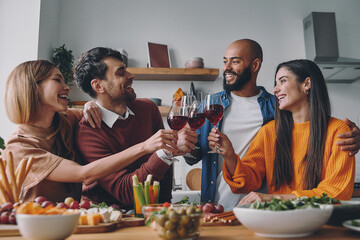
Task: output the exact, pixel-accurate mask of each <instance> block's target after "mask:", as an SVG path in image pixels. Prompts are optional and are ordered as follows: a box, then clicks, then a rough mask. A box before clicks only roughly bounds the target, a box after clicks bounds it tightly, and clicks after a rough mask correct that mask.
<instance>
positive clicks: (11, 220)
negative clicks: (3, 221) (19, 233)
mask: <svg viewBox="0 0 360 240" xmlns="http://www.w3.org/2000/svg"><path fill="white" fill-rule="evenodd" d="M9 223H10V224H16V217H15V212H12V213H10V215H9Z"/></svg>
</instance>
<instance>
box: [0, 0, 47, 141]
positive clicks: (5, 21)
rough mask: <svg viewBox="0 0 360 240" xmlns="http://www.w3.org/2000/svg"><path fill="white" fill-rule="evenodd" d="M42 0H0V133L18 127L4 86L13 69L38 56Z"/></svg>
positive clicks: (4, 135)
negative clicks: (8, 109) (11, 117)
mask: <svg viewBox="0 0 360 240" xmlns="http://www.w3.org/2000/svg"><path fill="white" fill-rule="evenodd" d="M39 22H40V0H12V1H10V0H0V136H1V137H3V138H6V136H8V135H9V134H10V133H11V132H12V131H13V130H14V128H15V125H14V124H12V123H11V122H10V121H9V120H8V117H7V115H6V111H5V108H4V100H3V99H4V88H5V83H6V79H7V77H8V76H9V74H10V72H11V71H12V69H13V68H14V67H15V66H17V65H18V64H19V63H21V62H23V61H27V60H33V59H36V58H37V53H38V39H39Z"/></svg>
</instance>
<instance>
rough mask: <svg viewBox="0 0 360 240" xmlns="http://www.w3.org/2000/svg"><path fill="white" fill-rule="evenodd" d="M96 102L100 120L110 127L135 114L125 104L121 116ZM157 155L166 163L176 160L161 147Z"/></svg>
mask: <svg viewBox="0 0 360 240" xmlns="http://www.w3.org/2000/svg"><path fill="white" fill-rule="evenodd" d="M96 104H97V105H98V106H99V108H100V111H101V116H102V121H103V122H104V123H105V124H106V125H107V126H108V127H109V128H112V127H113V126H114V124H115V122H116V121H117V120H118V119H121V120H125V119H127V118H128V117H129V116H130V115H133V116H135V113H134V112H133V111H131V109H130V108H129V107H128V106H126V111H125V115H124V116H121V115H119V114H117V113H115V112H113V111H110V110H109V109H107V108H104V107H103V106H101V105H100V103H98V102H97V101H96ZM156 154H157V156H158V157H159V158H160V159H161V160H163V161H164V162H165V163H166V164H168V165H171V164H173V163H174V161H176V158H174V157H171V156H168V155H167V154H166V153H165V152H164V151H163V150H162V149H160V150H157V151H156Z"/></svg>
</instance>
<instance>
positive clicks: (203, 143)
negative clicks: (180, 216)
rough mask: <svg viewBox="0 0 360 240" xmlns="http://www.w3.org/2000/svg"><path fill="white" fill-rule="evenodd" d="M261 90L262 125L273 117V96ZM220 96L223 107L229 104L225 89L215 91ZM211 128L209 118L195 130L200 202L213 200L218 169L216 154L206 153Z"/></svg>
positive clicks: (189, 160) (191, 162)
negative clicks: (200, 169) (199, 156)
mask: <svg viewBox="0 0 360 240" xmlns="http://www.w3.org/2000/svg"><path fill="white" fill-rule="evenodd" d="M258 88H259V89H260V90H262V93H261V95H260V96H259V97H258V98H257V101H258V103H259V105H260V109H261V114H262V117H263V125H264V124H265V123H267V122H269V121H271V120H273V119H274V109H275V97H274V95H272V94H270V93H268V92H267V91H266V90H265V88H264V87H261V86H258ZM216 94H218V95H220V96H221V100H222V102H223V106H224V109H226V108H227V107H228V106H229V105H230V98H229V96H228V95H227V94H226V91H221V92H218V93H216ZM222 120H223V119H221V120H220V122H219V123H218V125H217V127H218V128H219V129H220V130H221V127H222V122H223V121H222ZM212 128H213V126H212V124H211V123H210V122H209V120H206V122H205V124H204V125H203V126H202V127H201V128H200V129H198V130H197V133H198V142H197V144H196V145H197V146H199V147H200V149H199V151H201V159H202V175H201V202H214V200H215V189H216V178H217V169H218V161H217V159H218V154H214V153H208V151H210V148H209V142H208V139H207V138H208V135H209V133H210V131H211V129H212ZM185 160H186V162H187V163H188V164H190V165H193V164H195V163H197V162H198V161H199V160H193V159H190V158H185Z"/></svg>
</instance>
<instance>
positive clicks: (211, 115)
mask: <svg viewBox="0 0 360 240" xmlns="http://www.w3.org/2000/svg"><path fill="white" fill-rule="evenodd" d="M204 113H205V114H206V118H207V119H208V120H209V122H211V124H212V125H213V126H214V127H216V125H217V124H218V122H219V121H220V119H221V118H222V117H223V115H224V107H223V105H222V101H221V96H220V95H218V94H214V95H212V94H210V93H208V94H206V97H205V105H204ZM219 152H221V150H220V149H219V148H218V146H217V145H215V149H213V150H211V151H209V152H208V153H219Z"/></svg>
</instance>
